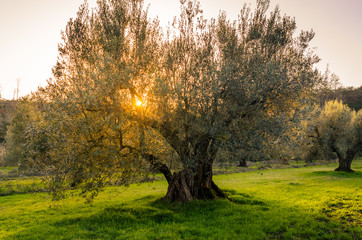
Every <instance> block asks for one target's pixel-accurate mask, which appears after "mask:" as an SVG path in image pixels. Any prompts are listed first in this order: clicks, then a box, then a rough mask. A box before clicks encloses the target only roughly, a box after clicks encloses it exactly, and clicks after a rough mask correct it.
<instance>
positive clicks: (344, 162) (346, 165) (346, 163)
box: [334, 151, 356, 172]
mask: <svg viewBox="0 0 362 240" xmlns="http://www.w3.org/2000/svg"><path fill="white" fill-rule="evenodd" d="M355 155H356V153H354V151H347V154H346V156H345V157H343V156H342V155H341V154H339V153H337V156H338V163H339V166H338V168H336V169H335V170H334V171H344V172H354V171H353V170H352V169H351V164H352V160H353V158H354V156H355Z"/></svg>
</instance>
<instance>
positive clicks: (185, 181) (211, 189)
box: [163, 170, 227, 202]
mask: <svg viewBox="0 0 362 240" xmlns="http://www.w3.org/2000/svg"><path fill="white" fill-rule="evenodd" d="M215 198H227V196H226V194H225V193H224V192H223V191H222V190H221V189H220V188H219V187H218V186H217V185H216V184H215V183H214V181H212V174H211V173H209V174H206V175H205V174H202V176H200V175H198V174H194V173H193V172H192V171H191V170H183V171H180V172H177V173H174V174H173V175H172V178H171V179H170V181H169V183H168V189H167V193H166V196H165V197H164V198H163V199H165V200H168V201H172V202H175V201H177V202H190V201H192V200H197V199H200V200H211V199H215Z"/></svg>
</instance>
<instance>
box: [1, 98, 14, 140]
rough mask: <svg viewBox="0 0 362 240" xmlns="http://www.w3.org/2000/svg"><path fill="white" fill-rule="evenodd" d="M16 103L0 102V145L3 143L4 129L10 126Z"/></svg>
mask: <svg viewBox="0 0 362 240" xmlns="http://www.w3.org/2000/svg"><path fill="white" fill-rule="evenodd" d="M16 102H17V101H14V100H0V143H3V142H4V141H5V135H6V127H7V126H8V125H9V124H10V121H11V118H12V116H13V114H14V107H15V105H16Z"/></svg>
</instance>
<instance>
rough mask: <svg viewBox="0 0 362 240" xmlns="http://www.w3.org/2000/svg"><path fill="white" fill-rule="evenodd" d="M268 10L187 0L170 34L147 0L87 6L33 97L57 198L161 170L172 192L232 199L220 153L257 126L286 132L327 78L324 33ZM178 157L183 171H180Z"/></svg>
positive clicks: (172, 196) (186, 197)
mask: <svg viewBox="0 0 362 240" xmlns="http://www.w3.org/2000/svg"><path fill="white" fill-rule="evenodd" d="M268 7H269V1H267V0H264V1H262V0H259V1H257V8H256V10H255V12H254V13H253V14H252V13H251V10H250V9H249V8H248V7H247V6H244V7H243V9H242V10H241V14H240V18H239V19H238V21H236V22H230V21H229V20H227V18H226V14H221V15H220V16H219V17H218V19H217V20H215V19H211V20H206V19H204V18H203V17H202V11H201V9H200V5H199V3H198V2H196V1H185V0H182V1H181V15H180V17H179V18H176V19H175V21H174V23H173V26H172V27H170V29H169V31H168V33H167V34H166V35H163V34H162V31H161V29H160V28H159V26H158V22H157V20H154V21H151V20H149V19H148V18H147V12H146V11H145V10H143V6H142V1H136V0H129V1H126V0H118V1H111V0H101V1H98V7H97V9H95V11H94V12H93V13H92V14H90V13H89V10H88V7H87V5H86V4H84V5H82V6H81V7H80V9H79V12H78V14H77V17H76V18H75V19H74V20H73V19H71V20H70V21H69V23H68V25H67V27H66V30H65V31H64V33H63V43H62V44H60V45H59V61H58V63H57V64H56V66H55V67H54V69H53V74H54V80H51V81H49V84H48V86H47V87H46V88H44V89H42V90H40V91H38V92H37V94H36V96H35V99H36V101H37V102H40V103H43V104H44V107H43V108H42V118H43V121H42V124H39V125H38V126H39V127H40V130H41V131H40V130H39V129H38V131H35V132H41V133H42V134H45V136H46V139H47V146H49V147H48V148H47V149H48V150H47V153H46V154H45V155H44V154H40V156H45V157H41V158H39V159H40V163H39V166H42V164H43V165H46V166H48V168H49V169H50V170H51V173H52V175H51V176H52V177H51V183H52V186H53V190H54V192H55V194H57V193H59V192H61V191H62V190H64V189H68V188H69V187H75V186H79V187H81V188H82V189H83V190H84V191H83V192H84V193H87V192H88V193H91V196H93V195H95V194H96V193H97V191H98V190H99V189H100V188H101V187H102V186H104V184H107V183H108V182H109V181H112V179H121V182H122V183H127V181H129V179H132V177H139V175H143V173H145V172H146V170H147V167H148V166H151V167H153V168H154V169H156V170H158V171H160V172H161V173H163V175H164V176H165V178H166V179H167V181H168V184H169V185H168V190H167V193H166V196H165V199H168V200H171V201H191V200H194V199H213V198H215V197H217V196H219V197H225V194H224V193H223V192H222V191H221V190H220V189H219V188H218V187H217V185H216V184H215V183H214V182H213V180H212V176H213V175H212V165H213V162H214V160H215V157H216V155H217V153H218V151H219V150H220V149H221V148H223V147H225V146H227V145H229V146H233V144H230V143H235V142H237V141H236V139H238V138H239V139H240V138H242V137H245V135H243V134H239V133H243V132H244V131H240V129H246V128H248V127H249V126H253V125H254V123H255V122H258V124H259V125H258V126H264V127H265V128H264V129H265V131H263V129H261V132H262V134H264V135H268V134H269V135H270V136H273V135H275V136H278V137H280V135H281V134H280V128H279V127H280V126H282V124H279V123H282V122H285V121H286V120H287V119H293V118H297V113H298V108H297V106H298V104H299V103H302V102H303V101H304V99H305V98H306V97H307V95H306V94H307V92H308V91H309V90H310V89H311V88H312V87H313V84H314V82H315V80H316V78H317V75H318V73H317V72H316V71H314V70H313V64H314V63H316V62H317V61H318V58H317V57H316V56H315V55H313V54H312V53H311V52H310V51H309V50H308V43H309V41H310V40H311V39H312V38H313V36H314V33H313V32H304V31H302V32H301V34H300V35H299V36H298V37H297V38H293V34H294V31H295V28H296V25H295V22H294V20H293V19H292V18H290V17H287V16H284V17H281V16H280V12H279V8H278V7H277V8H276V9H275V10H274V11H273V12H272V13H271V15H270V17H267V14H266V12H267V10H268ZM286 112H288V114H285V113H286ZM263 121H264V124H263ZM278 121H279V123H278V124H275V126H273V123H277V122H278ZM288 121H289V120H288ZM266 122H269V123H268V124H266ZM255 126H257V125H255ZM277 126H279V127H277ZM267 130H268V131H269V132H267ZM281 132H283V131H281ZM29 146H31V145H29ZM235 146H237V145H234V148H235ZM238 147H239V148H242V146H240V144H239V146H238ZM33 150H34V151H33V152H34V153H36V152H37V151H39V150H37V149H36V148H35V149H33ZM172 155H174V156H176V157H174V159H175V160H177V161H178V162H179V165H177V166H180V168H177V169H171V168H170V163H169V162H168V161H167V159H170V157H169V156H172ZM35 156H36V155H35ZM165 156H168V157H165Z"/></svg>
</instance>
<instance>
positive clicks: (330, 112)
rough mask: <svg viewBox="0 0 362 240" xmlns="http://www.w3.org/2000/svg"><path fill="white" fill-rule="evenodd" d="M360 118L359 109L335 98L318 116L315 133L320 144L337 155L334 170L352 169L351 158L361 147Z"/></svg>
mask: <svg viewBox="0 0 362 240" xmlns="http://www.w3.org/2000/svg"><path fill="white" fill-rule="evenodd" d="M361 119H362V111H361V110H360V111H358V112H355V111H354V110H351V109H350V108H349V107H348V106H347V105H344V104H343V103H342V102H341V101H337V100H335V101H329V102H327V103H326V104H325V106H324V108H323V110H322V112H321V115H320V116H319V120H318V125H317V126H316V128H315V134H316V136H317V139H318V140H319V142H320V143H321V144H323V145H324V146H326V147H327V148H328V149H330V150H331V151H333V152H334V153H335V154H336V155H337V157H338V161H339V166H338V168H337V169H335V170H336V171H348V172H350V171H352V169H351V163H352V160H353V159H354V157H355V156H356V154H357V153H358V152H359V151H361V149H362V138H361V137H362V125H361V124H362V120H361Z"/></svg>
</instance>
